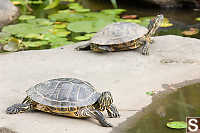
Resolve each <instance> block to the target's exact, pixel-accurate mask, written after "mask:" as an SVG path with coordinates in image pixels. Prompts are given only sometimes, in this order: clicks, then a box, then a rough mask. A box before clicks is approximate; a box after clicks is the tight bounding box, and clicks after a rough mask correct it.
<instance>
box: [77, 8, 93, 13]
mask: <svg viewBox="0 0 200 133" xmlns="http://www.w3.org/2000/svg"><path fill="white" fill-rule="evenodd" d="M75 11H77V12H80V13H83V12H90V9H86V8H80V9H76V10H75Z"/></svg>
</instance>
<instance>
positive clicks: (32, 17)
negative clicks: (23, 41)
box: [19, 15, 35, 21]
mask: <svg viewBox="0 0 200 133" xmlns="http://www.w3.org/2000/svg"><path fill="white" fill-rule="evenodd" d="M30 19H35V16H32V15H21V16H20V17H19V20H21V21H26V20H30Z"/></svg>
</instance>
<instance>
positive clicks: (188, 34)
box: [181, 28, 199, 36]
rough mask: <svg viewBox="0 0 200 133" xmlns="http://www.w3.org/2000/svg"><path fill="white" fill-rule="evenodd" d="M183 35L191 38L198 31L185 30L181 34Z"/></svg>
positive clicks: (194, 29)
mask: <svg viewBox="0 0 200 133" xmlns="http://www.w3.org/2000/svg"><path fill="white" fill-rule="evenodd" d="M181 33H182V34H183V35H186V36H192V35H195V34H198V33H199V29H197V28H190V29H189V30H185V31H183V32H181Z"/></svg>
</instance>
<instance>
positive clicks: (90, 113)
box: [80, 108, 112, 127]
mask: <svg viewBox="0 0 200 133" xmlns="http://www.w3.org/2000/svg"><path fill="white" fill-rule="evenodd" d="M80 115H81V116H88V117H92V118H94V119H96V120H98V121H99V123H100V124H101V126H103V127H112V125H111V124H110V123H108V122H107V121H106V120H105V118H104V116H103V114H102V113H101V112H100V111H98V110H95V109H88V108H84V109H83V110H82V111H81V114H80Z"/></svg>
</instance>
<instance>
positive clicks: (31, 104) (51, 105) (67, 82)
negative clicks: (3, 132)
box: [6, 78, 120, 127]
mask: <svg viewBox="0 0 200 133" xmlns="http://www.w3.org/2000/svg"><path fill="white" fill-rule="evenodd" d="M26 93H27V96H26V98H25V99H24V100H23V102H22V103H20V104H14V105H12V106H10V107H8V108H7V109H6V113H7V114H17V113H23V112H30V111H36V110H39V111H43V112H47V113H52V114H55V115H63V116H69V117H75V118H88V117H91V118H94V119H96V120H97V121H98V122H99V123H100V124H101V126H103V127H112V124H110V123H109V122H107V121H106V120H105V117H104V115H103V114H102V112H103V111H104V110H106V111H107V113H108V116H109V117H111V118H117V117H120V115H119V112H118V110H117V108H116V106H115V105H114V104H113V98H112V95H111V93H110V92H109V91H105V92H102V93H100V92H97V91H96V90H95V88H94V87H93V86H92V85H91V84H90V83H89V82H87V81H82V80H80V79H76V78H58V79H51V80H47V81H45V82H41V83H39V84H36V85H35V86H33V87H31V88H29V89H28V90H27V91H26Z"/></svg>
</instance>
